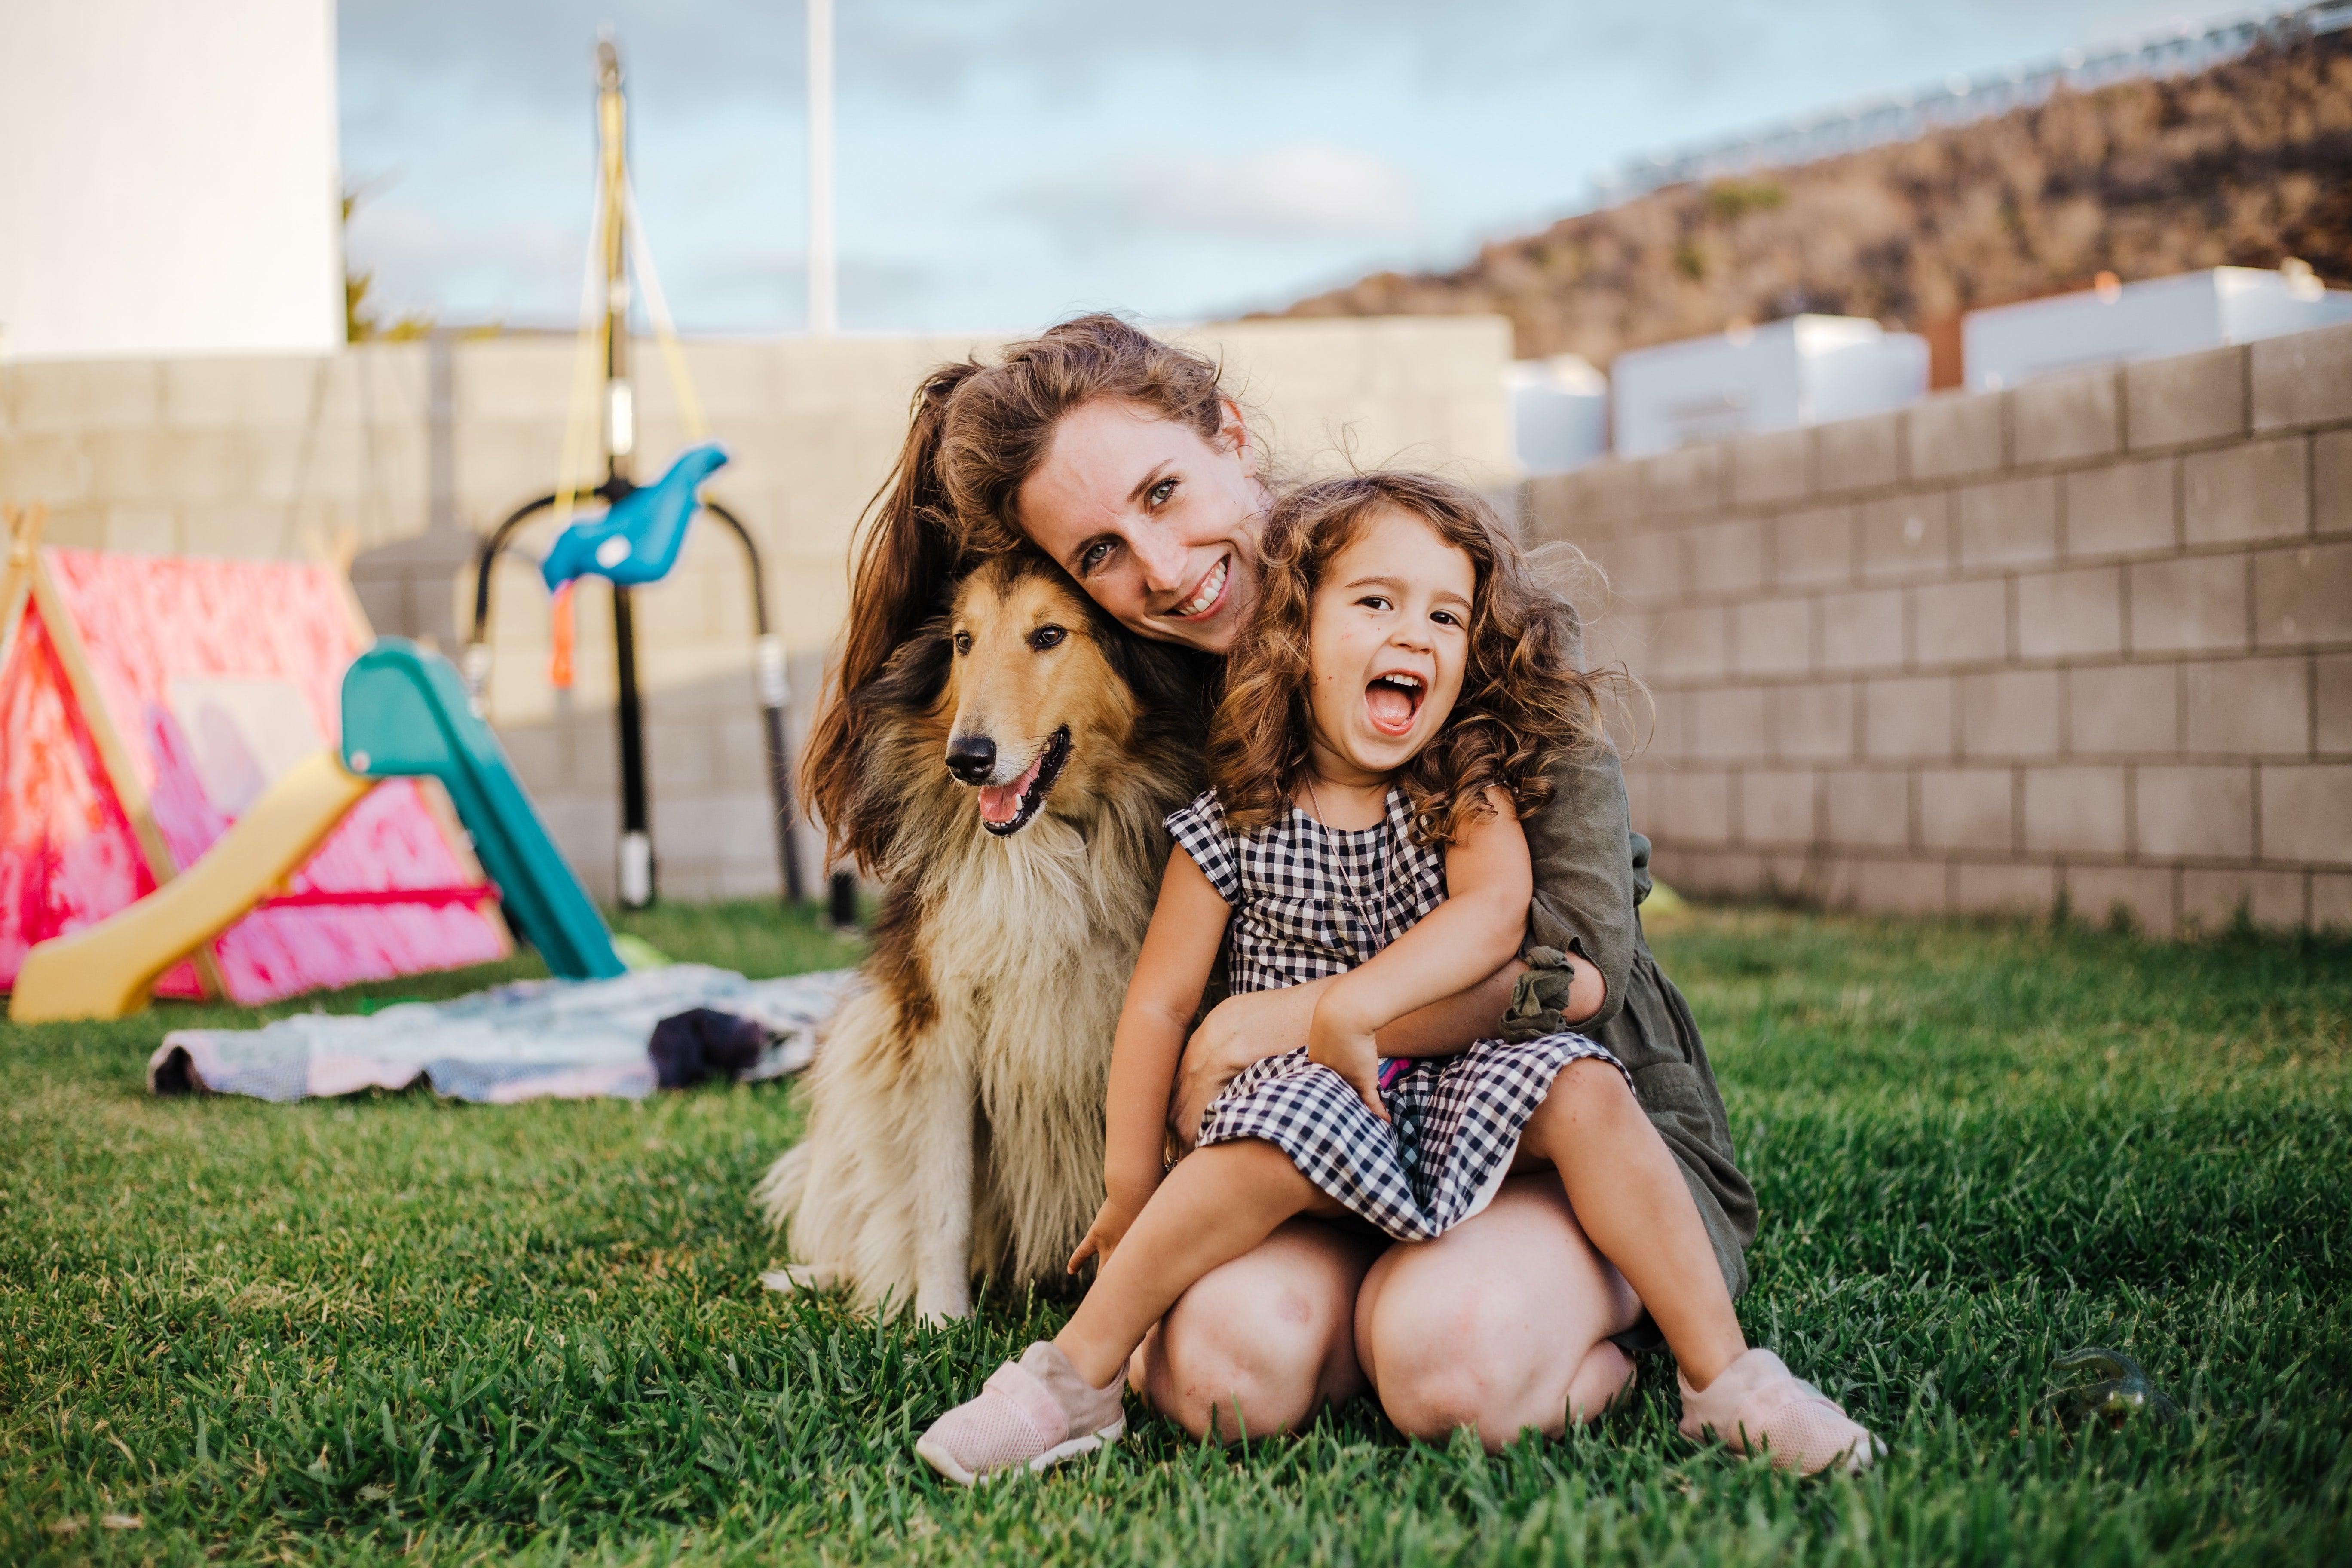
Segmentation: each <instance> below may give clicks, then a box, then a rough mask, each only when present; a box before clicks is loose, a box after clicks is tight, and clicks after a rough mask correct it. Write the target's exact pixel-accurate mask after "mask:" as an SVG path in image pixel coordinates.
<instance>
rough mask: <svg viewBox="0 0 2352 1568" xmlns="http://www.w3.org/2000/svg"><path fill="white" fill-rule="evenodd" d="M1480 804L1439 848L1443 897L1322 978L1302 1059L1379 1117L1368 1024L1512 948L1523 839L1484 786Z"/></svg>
mask: <svg viewBox="0 0 2352 1568" xmlns="http://www.w3.org/2000/svg"><path fill="white" fill-rule="evenodd" d="M1486 804H1487V805H1488V806H1489V807H1490V809H1489V810H1488V811H1487V812H1486V814H1485V815H1483V816H1477V817H1475V818H1474V819H1473V820H1472V821H1471V822H1470V823H1469V824H1468V825H1467V826H1465V828H1464V829H1463V831H1462V832H1461V833H1460V834H1459V835H1458V836H1457V837H1456V838H1455V840H1454V844H1453V845H1452V846H1451V847H1450V848H1449V849H1448V850H1447V852H1446V857H1445V882H1446V899H1445V901H1444V903H1442V904H1440V905H1439V906H1438V907H1437V908H1436V909H1434V910H1431V911H1430V913H1429V914H1428V915H1426V916H1424V917H1423V919H1422V921H1421V922H1420V923H1419V924H1417V925H1415V926H1414V927H1413V928H1412V930H1411V931H1407V932H1405V933H1404V935H1402V936H1401V937H1399V938H1397V940H1396V941H1394V942H1391V943H1390V944H1389V945H1388V946H1387V947H1386V948H1384V949H1382V950H1381V952H1380V953H1379V954H1378V955H1377V956H1375V957H1374V958H1372V959H1371V960H1370V962H1369V963H1363V964H1360V965H1358V966H1357V967H1356V968H1354V969H1351V970H1349V972H1348V973H1345V974H1343V975H1340V976H1339V978H1338V979H1336V980H1335V981H1333V982H1332V984H1331V986H1330V988H1329V989H1328V991H1326V992H1325V993H1324V994H1323V996H1322V998H1321V1000H1319V1001H1318V1003H1317V1004H1316V1005H1315V1017H1314V1020H1313V1022H1312V1024H1311V1025H1310V1026H1309V1027H1308V1032H1307V1055H1308V1056H1309V1057H1311V1058H1313V1059H1314V1060H1315V1061H1317V1062H1318V1063H1320V1064H1322V1065H1323V1066H1325V1067H1328V1068H1331V1069H1332V1070H1333V1071H1335V1072H1338V1073H1339V1075H1340V1076H1341V1077H1343V1078H1345V1079H1348V1081H1349V1082H1350V1083H1352V1084H1354V1085H1355V1087H1356V1089H1357V1092H1358V1093H1360V1095H1362V1096H1363V1099H1364V1103H1365V1104H1366V1105H1367V1106H1368V1107H1369V1108H1370V1110H1372V1112H1373V1113H1374V1114H1375V1115H1379V1116H1382V1117H1385V1116H1386V1114H1387V1112H1386V1111H1385V1110H1383V1109H1382V1107H1381V1099H1380V1092H1379V1087H1378V1078H1379V1071H1380V1060H1379V1047H1378V1045H1377V1043H1376V1040H1375V1034H1376V1032H1377V1031H1378V1030H1380V1029H1381V1028H1383V1027H1385V1026H1389V1025H1391V1024H1392V1023H1394V1022H1395V1021H1396V1020H1397V1019H1399V1018H1401V1017H1403V1016H1405V1015H1406V1014H1408V1013H1411V1012H1412V1011H1414V1010H1415V1009H1417V1008H1421V1007H1425V1006H1427V1005H1430V1004H1432V1003H1434V1002H1439V1001H1443V1000H1444V998H1446V997H1449V996H1452V995H1454V994H1455V993H1457V992H1458V991H1460V990H1461V989H1462V985H1463V980H1464V977H1465V976H1471V977H1475V976H1479V975H1485V974H1491V973H1494V972H1495V971H1496V970H1497V969H1499V968H1501V967H1502V966H1503V964H1505V963H1507V962H1509V960H1510V959H1511V957H1512V955H1513V954H1515V953H1516V952H1517V951H1518V948H1519V942H1520V940H1521V938H1522V937H1524V936H1525V934H1526V932H1527V922H1528V899H1529V898H1530V897H1531V896H1532V895H1533V893H1534V889H1535V879H1534V874H1533V872H1532V871H1531V870H1530V868H1529V866H1528V846H1527V837H1526V836H1525V835H1524V834H1523V833H1521V832H1520V830H1519V823H1518V817H1517V815H1516V814H1514V813H1513V812H1512V810H1511V807H1510V802H1509V799H1508V798H1507V796H1505V795H1503V794H1502V792H1501V791H1499V790H1489V791H1488V792H1487V802H1486Z"/></svg>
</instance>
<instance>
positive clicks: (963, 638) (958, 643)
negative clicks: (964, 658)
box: [955, 632, 971, 653]
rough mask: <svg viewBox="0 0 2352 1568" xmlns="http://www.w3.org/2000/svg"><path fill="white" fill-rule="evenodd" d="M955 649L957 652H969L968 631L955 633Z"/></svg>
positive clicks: (969, 635) (969, 637) (969, 639)
mask: <svg viewBox="0 0 2352 1568" xmlns="http://www.w3.org/2000/svg"><path fill="white" fill-rule="evenodd" d="M955 649H956V652H958V653H970V652H971V633H970V632H958V633H956V635H955Z"/></svg>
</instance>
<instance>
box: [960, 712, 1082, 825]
mask: <svg viewBox="0 0 2352 1568" xmlns="http://www.w3.org/2000/svg"><path fill="white" fill-rule="evenodd" d="M1069 760H1070V731H1069V730H1068V729H1067V727H1065V728H1063V729H1059V730H1056V731H1054V738H1053V739H1052V740H1050V741H1047V742H1045V744H1044V745H1042V746H1040V747H1038V748H1037V760H1036V761H1034V762H1033V763H1030V764H1029V771H1028V772H1027V773H1023V774H1022V775H1021V776H1020V777H1019V778H1017V779H1014V780H1013V782H1012V783H1011V784H982V786H981V789H980V825H981V826H982V827H985V828H987V829H988V830H989V831H990V832H991V833H993V834H995V835H996V836H997V837H999V838H1003V837H1006V836H1008V835H1010V834H1014V833H1018V832H1020V831H1021V830H1022V829H1023V828H1024V827H1026V826H1029V819H1030V818H1031V817H1033V816H1036V815H1037V808H1038V807H1039V806H1041V805H1045V795H1046V792H1047V791H1049V790H1051V789H1052V788H1053V787H1054V781H1055V779H1057V778H1059V777H1061V776H1062V764H1063V763H1066V762H1068V761H1069Z"/></svg>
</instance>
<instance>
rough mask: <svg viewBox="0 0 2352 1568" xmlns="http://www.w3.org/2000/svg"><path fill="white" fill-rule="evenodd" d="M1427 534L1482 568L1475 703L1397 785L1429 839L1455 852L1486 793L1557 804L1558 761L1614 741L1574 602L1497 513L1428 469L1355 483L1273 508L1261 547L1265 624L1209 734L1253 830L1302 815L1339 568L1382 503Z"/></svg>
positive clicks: (1214, 774)
mask: <svg viewBox="0 0 2352 1568" xmlns="http://www.w3.org/2000/svg"><path fill="white" fill-rule="evenodd" d="M1390 507H1393V508H1396V509H1397V510H1402V511H1404V512H1408V513H1410V514H1411V515H1412V516H1413V517H1416V518H1418V519H1420V520H1421V521H1423V522H1424V523H1427V524H1428V525H1429V527H1430V529H1431V530H1432V531H1433V532H1435V533H1436V535H1437V536H1438V537H1439V538H1440V539H1442V540H1444V542H1446V543H1448V544H1451V545H1452V546H1454V548H1455V549H1457V550H1459V551H1461V552H1463V553H1464V554H1465V555H1467V556H1468V557H1469V558H1470V563H1471V566H1472V568H1473V570H1474V572H1475V584H1476V586H1475V589H1474V591H1473V593H1472V595H1471V606H1470V639H1469V640H1470V647H1469V660H1468V664H1467V667H1466V668H1465V669H1464V671H1463V674H1462V694H1461V696H1460V697H1459V698H1457V699H1456V700H1455V701H1454V711H1453V712H1452V713H1451V714H1449V715H1448V716H1447V718H1446V721H1445V725H1444V728H1443V729H1442V730H1440V731H1439V732H1438V735H1437V738H1436V739H1435V740H1433V741H1432V742H1430V743H1429V744H1428V745H1427V746H1426V747H1424V748H1423V750H1422V751H1421V752H1420V754H1419V755H1417V756H1415V757H1414V758H1413V759H1412V762H1410V763H1407V764H1406V765H1405V768H1404V771H1403V772H1402V773H1401V774H1400V775H1399V776H1398V781H1397V782H1398V783H1399V784H1401V785H1402V786H1403V789H1404V793H1405V797H1406V799H1407V800H1409V801H1410V802H1411V803H1412V829H1413V835H1414V837H1417V838H1419V839H1420V840H1421V841H1422V842H1423V843H1425V844H1444V843H1446V842H1449V841H1450V840H1451V839H1452V838H1453V837H1454V835H1455V834H1457V833H1459V832H1460V831H1461V830H1462V828H1463V826H1465V824H1466V823H1467V822H1468V821H1469V819H1470V818H1471V816H1473V815H1474V814H1476V813H1478V812H1481V811H1483V810H1484V809H1486V808H1485V805H1484V796H1485V792H1486V790H1487V789H1488V788H1490V787H1493V788H1499V789H1501V790H1502V791H1503V792H1504V794H1506V795H1508V796H1509V797H1510V800H1511V803H1512V805H1513V806H1514V808H1515V809H1517V812H1518V814H1519V815H1520V816H1523V817H1524V816H1528V814H1530V813H1531V812H1534V811H1536V810H1538V808H1540V807H1541V806H1542V805H1543V804H1544V803H1545V802H1546V801H1547V800H1549V798H1550V797H1551V780H1550V779H1549V777H1548V776H1547V773H1548V770H1549V768H1550V766H1551V764H1552V763H1553V762H1554V761H1556V760H1557V759H1558V758H1559V756H1560V755H1561V753H1563V752H1567V751H1570V750H1571V749H1573V748H1575V747H1578V746H1585V745H1598V744H1602V743H1604V742H1603V738H1602V731H1601V708H1600V700H1599V697H1600V687H1601V684H1602V683H1604V682H1605V681H1606V680H1607V679H1609V678H1608V677H1606V676H1602V675H1595V674H1593V673H1591V672H1588V671H1587V670H1585V669H1584V668H1581V667H1580V663H1579V654H1580V636H1579V623H1578V619H1577V614H1576V609H1575V607H1574V606H1573V605H1570V602H1569V601H1568V598H1567V597H1566V595H1562V594H1560V593H1559V592H1558V591H1557V590H1555V589H1554V588H1552V587H1551V586H1550V585H1549V584H1547V583H1546V582H1545V581H1544V580H1543V577H1542V575H1541V574H1539V573H1538V570H1537V569H1536V566H1535V563H1533V562H1532V561H1530V559H1529V558H1528V553H1527V552H1525V551H1524V550H1522V549H1521V548H1520V547H1519V544H1518V542H1517V540H1515V539H1513V538H1512V537H1511V535H1510V533H1509V532H1508V531H1507V530H1506V529H1505V528H1504V527H1503V524H1502V521H1501V520H1500V519H1499V518H1497V517H1496V515H1495V511H1494V509H1493V508H1491V507H1489V506H1488V505H1487V504H1486V502H1485V501H1483V500H1480V499H1479V498H1478V497H1477V496H1476V495H1475V494H1474V493H1473V492H1472V491H1470V490H1467V489H1464V488H1463V487H1462V486H1460V485H1457V484H1454V483H1453V482H1452V481H1450V480H1446V479H1439V478H1437V477H1435V476H1434V475H1430V474H1414V473H1402V472H1394V471H1381V472H1373V473H1365V474H1351V475H1349V476H1348V477H1346V478H1344V479H1325V480H1321V481H1319V482H1318V483H1315V484H1310V485H1307V486H1304V487H1302V488H1301V489H1297V490H1294V491H1292V492H1291V493H1290V494H1288V495H1286V496H1285V497H1283V498H1282V499H1281V500H1278V501H1276V503H1275V506H1274V510H1273V511H1272V512H1271V513H1269V514H1268V516H1267V519H1266V526H1265V536H1264V538H1263V540H1262V541H1261V542H1260V544H1259V548H1258V604H1257V613H1256V616H1255V619H1254V620H1252V621H1251V623H1250V625H1249V626H1248V628H1247V629H1246V630H1244V632H1243V633H1242V636H1241V638H1240V640H1239V641H1238V642H1236V643H1235V644H1234V651H1233V655H1232V658H1230V659H1228V660H1227V662H1226V665H1225V689H1224V695H1223V699H1222V700H1220V701H1219V703H1218V705H1217V712H1216V718H1215V720H1214V721H1213V724H1212V726H1211V729H1210V731H1209V777H1210V782H1211V783H1212V784H1214V785H1215V787H1216V790H1217V795H1218V798H1219V801H1220V803H1221V804H1222V805H1223V807H1224V813H1225V820H1226V821H1228V822H1229V823H1231V824H1232V825H1233V826H1234V828H1235V829H1236V830H1238V831H1242V832H1247V831H1249V830H1250V829H1252V828H1255V827H1259V826H1264V825H1265V824H1266V823H1269V822H1272V821H1275V820H1276V819H1277V818H1279V817H1280V816H1282V815H1283V814H1284V813H1285V812H1286V811H1288V810H1289V809H1290V805H1291V792H1292V791H1293V790H1294V789H1296V788H1297V782H1298V774H1299V770H1300V769H1301V768H1303V767H1305V766H1306V764H1307V723H1308V714H1307V693H1308V692H1309V691H1310V690H1311V689H1312V688H1313V685H1314V682H1313V679H1312V678H1311V676H1310V673H1309V670H1308V659H1309V643H1308V628H1309V622H1310V621H1311V619H1312V616H1313V613H1314V600H1315V590H1316V588H1317V586H1318V584H1320V583H1321V582H1322V581H1323V576H1324V574H1325V572H1326V571H1327V570H1328V567H1329V566H1330V563H1331V562H1332V560H1333V559H1334V558H1335V557H1337V556H1338V555H1339V552H1341V551H1343V550H1345V549H1347V547H1348V546H1349V544H1350V543H1352V542H1354V541H1355V540H1356V538H1357V537H1358V536H1359V535H1360V533H1362V531H1363V529H1364V525H1365V523H1366V522H1368V521H1370V519H1371V518H1372V516H1373V515H1374V514H1375V513H1376V512H1379V511H1380V510H1382V509H1384V508H1390Z"/></svg>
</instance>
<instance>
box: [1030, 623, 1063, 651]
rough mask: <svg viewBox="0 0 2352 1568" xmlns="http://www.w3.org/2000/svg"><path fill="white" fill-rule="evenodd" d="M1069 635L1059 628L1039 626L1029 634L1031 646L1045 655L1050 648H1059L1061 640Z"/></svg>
mask: <svg viewBox="0 0 2352 1568" xmlns="http://www.w3.org/2000/svg"><path fill="white" fill-rule="evenodd" d="M1069 635H1070V634H1069V633H1067V632H1066V631H1064V630H1063V629H1062V628H1061V627H1059V626H1039V627H1038V628H1037V629H1036V630H1035V631H1034V632H1031V633H1030V634H1029V646H1030V647H1034V648H1035V649H1036V650H1037V651H1038V652H1039V653H1043V652H1045V650H1046V649H1047V648H1049V647H1058V646H1059V645H1060V643H1061V640H1062V639H1063V638H1064V637H1068V636H1069Z"/></svg>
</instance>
